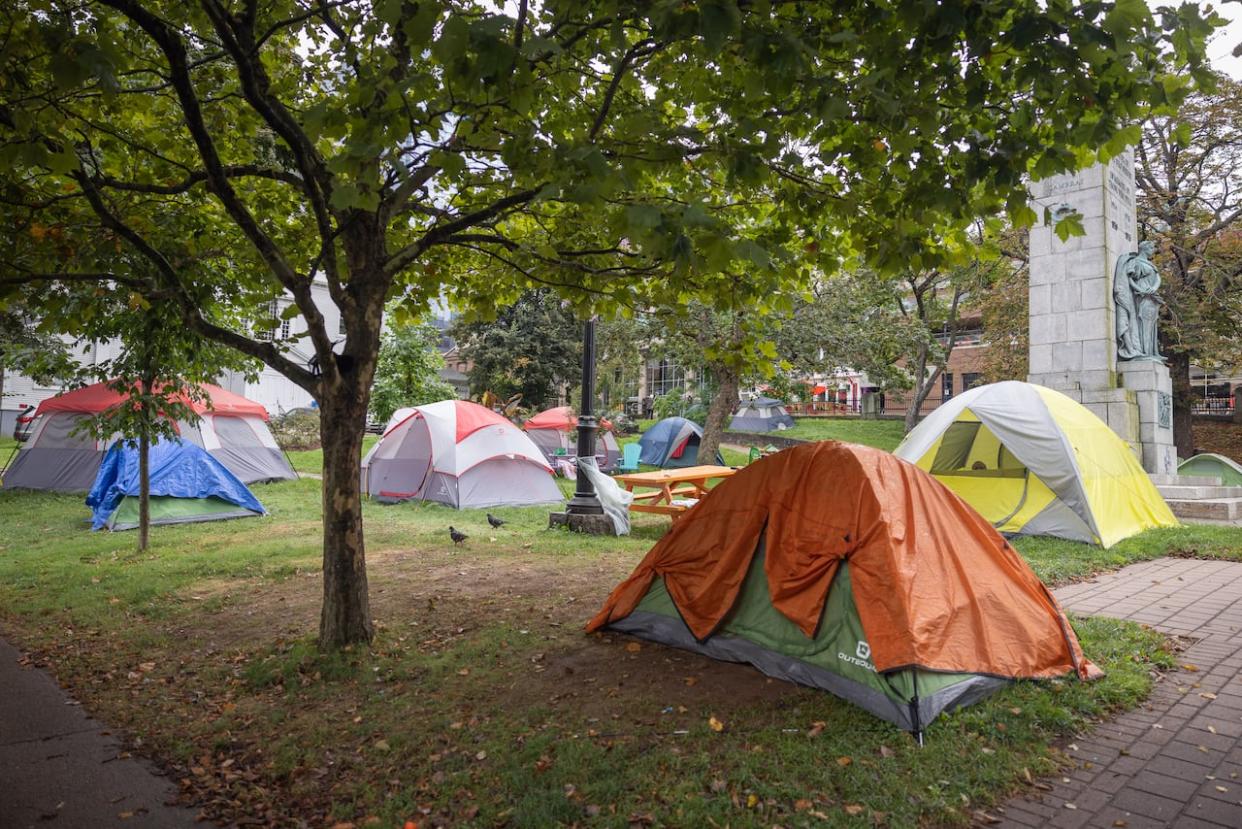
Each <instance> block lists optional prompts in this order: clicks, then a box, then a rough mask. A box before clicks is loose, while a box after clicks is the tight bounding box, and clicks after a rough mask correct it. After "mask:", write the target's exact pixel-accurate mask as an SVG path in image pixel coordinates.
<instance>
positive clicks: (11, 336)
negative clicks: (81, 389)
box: [0, 306, 77, 386]
mask: <svg viewBox="0 0 1242 829" xmlns="http://www.w3.org/2000/svg"><path fill="white" fill-rule="evenodd" d="M76 369H77V363H76V361H75V360H74V359H73V356H72V355H71V354H70V351H69V348H68V347H67V346H66V345H65V342H64V340H62V339H61V338H60V337H57V336H55V335H54V334H50V333H48V332H46V331H41V330H40V329H39V327H38V325H37V322H36V321H35V320H33V319H31V318H29V317H27V316H26V315H25V314H24V313H22V312H20V311H18V310H12V309H9V310H5V309H4V308H3V307H2V306H0V372H4V371H17V372H20V373H21V374H24V375H26V376H27V377H30V378H31V379H33V380H35V381H36V382H38V383H39V384H40V385H45V386H50V385H55V384H58V383H59V382H61V381H63V380H65V379H67V378H71V377H72V376H73V375H74V372H75V371H76Z"/></svg>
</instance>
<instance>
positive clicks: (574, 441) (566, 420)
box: [522, 406, 621, 472]
mask: <svg viewBox="0 0 1242 829" xmlns="http://www.w3.org/2000/svg"><path fill="white" fill-rule="evenodd" d="M522 428H523V429H525V430H526V434H527V435H528V436H529V437H530V439H531V440H532V441H534V442H535V445H536V446H538V447H539V449H540V451H542V452H543V456H544V457H545V458H547V459H548V463H554V462H555V461H556V460H557V459H558V458H568V459H572V458H575V457H577V455H578V416H577V415H576V414H574V410H573V409H571V408H570V407H569V406H557V407H556V408H555V409H548V410H547V411H544V412H540V413H539V414H537V415H535V416H534V417H532V418H531V419H530V420H528V421H526V423H525V424H524V425H523V426H522ZM595 459H596V463H597V465H598V466H599V468H600V469H602V470H604V471H605V472H608V471H609V470H611V469H612V468H613V467H614V466H616V465H617V461H619V460H620V459H621V446H620V444H618V443H617V439H616V437H615V436H614V435H613V434H612V424H611V423H609V422H608V421H607V420H604V419H602V418H601V419H600V421H599V431H598V432H596V433H595Z"/></svg>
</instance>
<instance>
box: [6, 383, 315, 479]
mask: <svg viewBox="0 0 1242 829" xmlns="http://www.w3.org/2000/svg"><path fill="white" fill-rule="evenodd" d="M202 390H203V392H204V393H205V395H206V399H205V400H196V399H191V398H188V397H185V398H183V399H182V402H184V403H185V404H186V405H187V406H189V408H190V409H192V410H193V411H194V412H195V413H196V414H198V416H199V420H198V422H197V423H188V422H184V421H181V422H178V423H177V424H176V428H177V432H178V434H179V435H180V436H181V438H182V440H185V441H187V442H189V443H192V444H194V445H196V446H199V447H201V448H203V449H206V450H207V452H208V454H210V455H211V456H212V457H213V458H215V459H216V460H218V461H220V463H222V464H224V466H225V467H226V468H227V469H228V470H229V472H231V473H233V474H234V475H235V476H237V477H238V478H239V479H240V480H241V481H242V482H243V483H247V484H252V483H258V482H264V481H279V480H284V479H289V478H296V477H297V474H296V473H295V472H294V471H293V469H292V467H290V466H289V462H288V461H287V460H286V459H285V456H284V454H283V453H282V452H281V451H280V446H278V445H277V443H276V439H275V438H274V437H272V432H271V430H270V429H268V427H267V410H266V409H265V408H263V406H262V404H260V403H256V402H255V401H253V400H250V399H248V398H246V397H242V396H241V395H240V394H234V393H233V392H231V391H226V390H224V389H222V388H220V387H219V386H213V385H211V384H210V383H206V384H204V385H203V386H202ZM128 403H129V395H128V394H126V393H125V392H124V391H118V390H117V389H114V388H111V387H109V386H108V385H107V384H105V383H95V384H94V385H90V386H84V387H83V388H80V389H75V390H73V391H69V392H65V393H64V394H58V395H56V396H55V397H49V398H48V399H47V400H44V401H43V402H42V403H40V404H39V408H38V409H37V410H36V411H35V424H34V427H33V428H32V429H31V432H30V439H29V440H27V441H26V442H25V443H24V444H22V448H21V449H20V450H19V451H18V452H17V457H16V458H15V459H14V460H13V464H12V466H10V467H9V468H8V469H7V470H6V471H5V473H4V487H5V488H6V489H16V488H23V489H49V490H53V491H56V492H84V491H86V490H89V489H90V488H91V486H92V485H93V484H94V482H95V476H96V474H98V472H99V465H100V463H101V462H102V461H103V457H104V453H105V452H107V450H108V447H109V446H111V445H112V443H114V442H115V441H114V440H112V439H108V440H96V439H95V438H93V437H91V436H90V435H88V434H86V433H85V432H81V431H79V430H78V427H79V426H80V424H81V423H82V421H84V420H87V419H89V418H90V417H92V416H94V415H97V414H99V413H100V412H103V411H106V410H108V409H112V408H116V407H119V406H125V405H128Z"/></svg>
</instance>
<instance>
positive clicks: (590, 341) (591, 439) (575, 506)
mask: <svg viewBox="0 0 1242 829" xmlns="http://www.w3.org/2000/svg"><path fill="white" fill-rule="evenodd" d="M594 410H595V320H594V318H592V319H588V320H587V321H586V323H585V324H584V325H583V326H582V399H581V400H580V401H579V405H578V457H580V458H593V457H595V431H596V430H597V429H598V428H599V425H598V423H597V422H596V420H595V414H594ZM577 484H578V485H577V487H576V488H575V490H574V497H573V498H571V499H570V500H569V505H568V507H567V508H566V510H565V511H566V512H568V513H569V514H570V515H603V514H604V508H603V507H602V506H600V503H599V496H597V495H596V494H595V485H594V484H592V483H591V479H590V478H588V477H587V476H586V475H578V477H577Z"/></svg>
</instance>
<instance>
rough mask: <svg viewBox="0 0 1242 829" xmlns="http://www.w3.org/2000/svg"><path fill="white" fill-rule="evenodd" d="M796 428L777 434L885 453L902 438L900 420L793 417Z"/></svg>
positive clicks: (892, 448) (902, 432)
mask: <svg viewBox="0 0 1242 829" xmlns="http://www.w3.org/2000/svg"><path fill="white" fill-rule="evenodd" d="M794 419H795V420H796V421H797V425H796V426H794V427H793V428H792V429H786V430H785V431H783V432H780V433H779V434H780V435H781V436H782V437H790V438H801V439H802V440H843V441H845V442H847V443H861V444H862V445H863V446H874V447H876V448H877V449H884V450H887V451H889V452H891V451H892V450H894V449H896V448H897V444H899V443H901V439H902V438H903V437H904V436H905V432H904V425H903V424H902V422H901V421H900V420H858V419H846V418H829V417H799V418H794Z"/></svg>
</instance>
